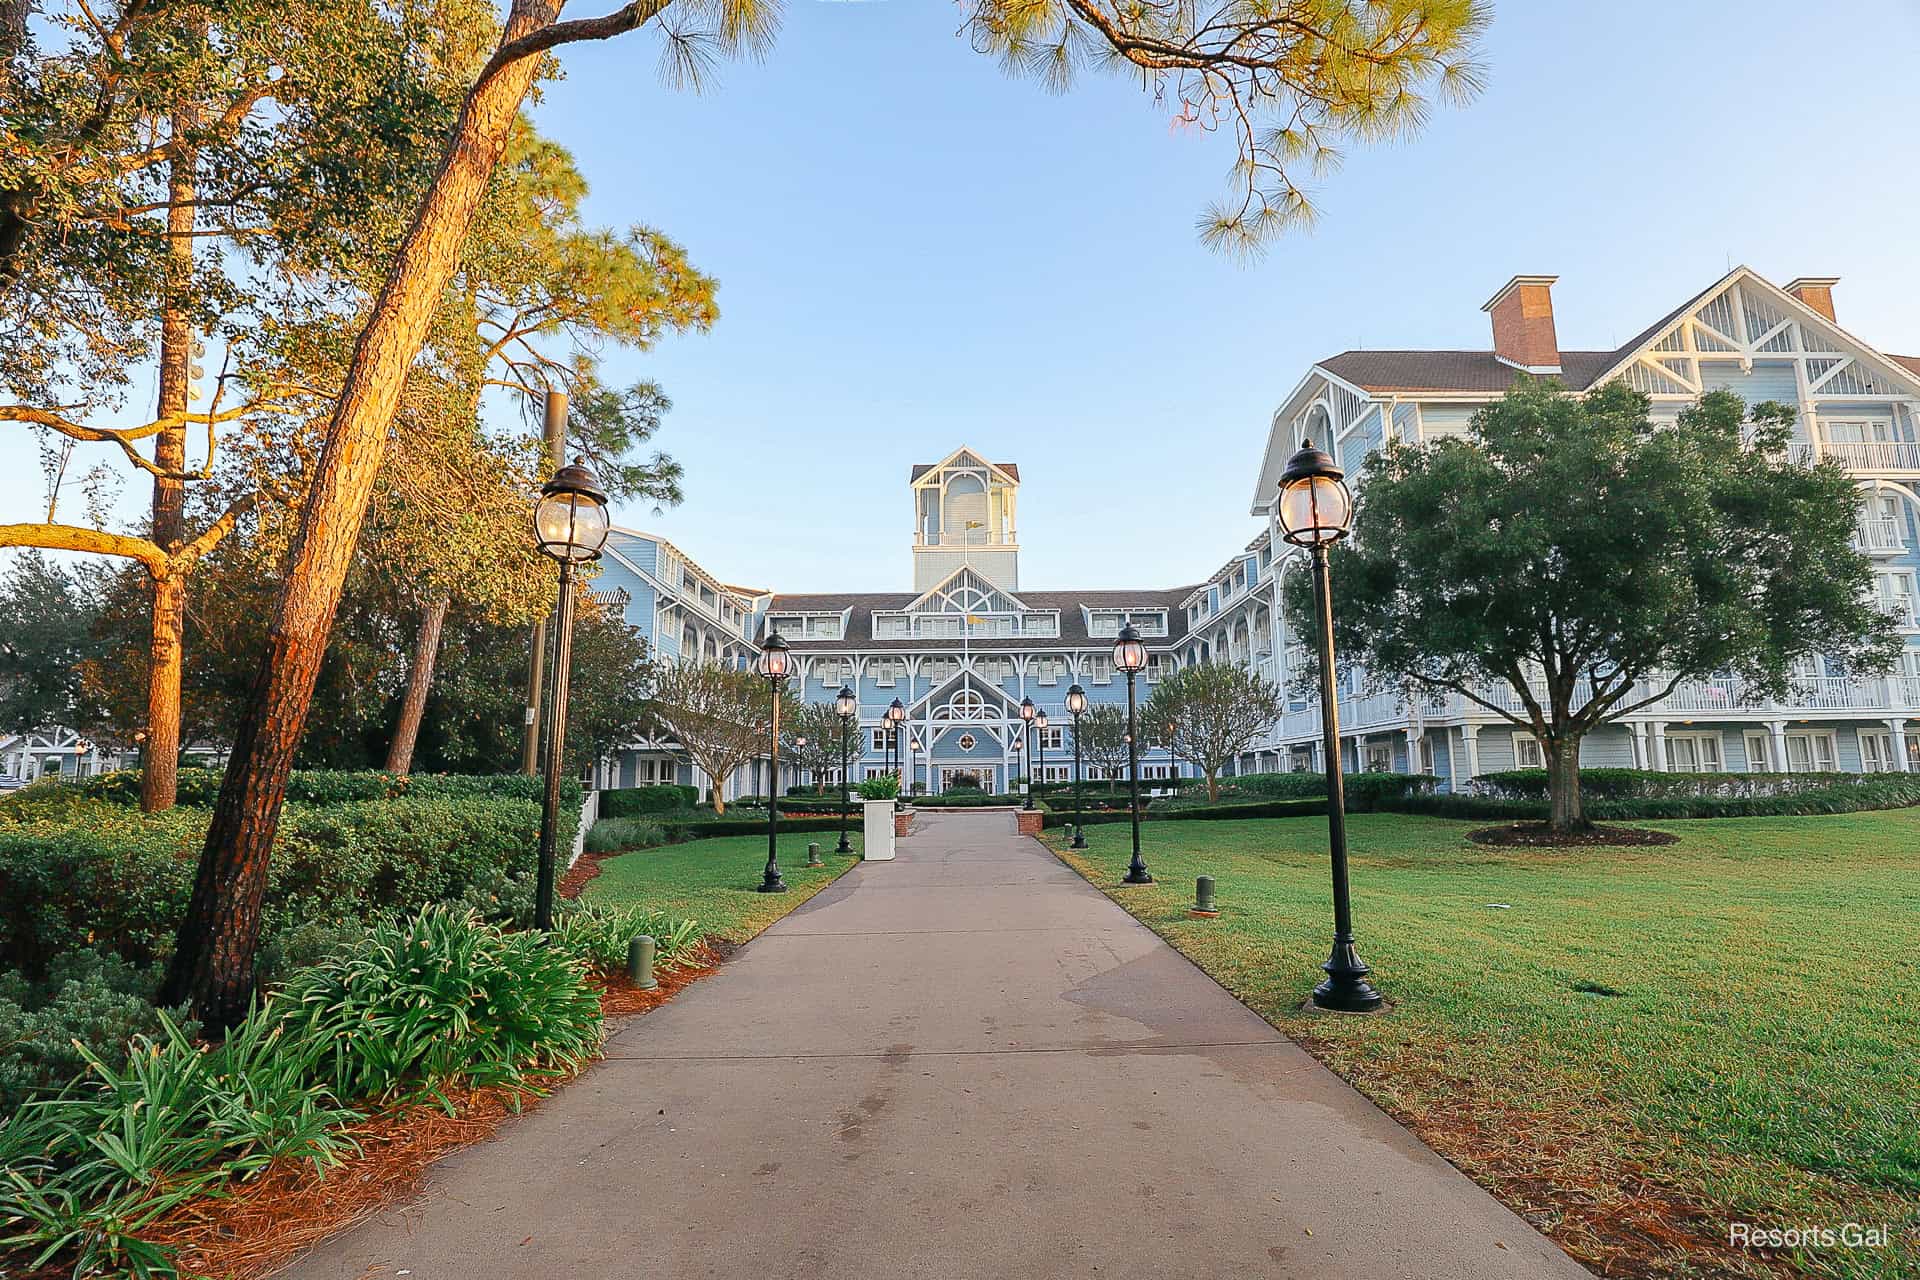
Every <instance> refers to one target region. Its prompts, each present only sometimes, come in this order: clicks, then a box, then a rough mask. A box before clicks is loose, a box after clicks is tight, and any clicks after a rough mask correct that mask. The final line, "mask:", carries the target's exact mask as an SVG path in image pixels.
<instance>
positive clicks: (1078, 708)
mask: <svg viewBox="0 0 1920 1280" xmlns="http://www.w3.org/2000/svg"><path fill="white" fill-rule="evenodd" d="M1086 709H1087V691H1086V690H1085V689H1082V688H1081V687H1080V686H1079V685H1077V684H1076V685H1074V686H1072V687H1071V688H1069V689H1068V690H1067V714H1068V715H1070V716H1072V717H1073V847H1074V848H1076V849H1084V848H1086V847H1087V826H1086V822H1085V815H1084V814H1082V813H1081V812H1080V716H1081V714H1082V713H1083V712H1085V711H1086Z"/></svg>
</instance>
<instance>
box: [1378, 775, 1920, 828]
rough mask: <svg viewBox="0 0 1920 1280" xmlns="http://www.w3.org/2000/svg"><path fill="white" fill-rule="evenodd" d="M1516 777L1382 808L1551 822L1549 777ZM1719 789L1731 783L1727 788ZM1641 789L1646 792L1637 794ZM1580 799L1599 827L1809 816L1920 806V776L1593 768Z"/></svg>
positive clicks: (1583, 781) (1443, 815) (1394, 801)
mask: <svg viewBox="0 0 1920 1280" xmlns="http://www.w3.org/2000/svg"><path fill="white" fill-rule="evenodd" d="M1589 773H1597V774H1601V775H1603V777H1602V780H1601V784H1600V788H1599V790H1598V792H1597V793H1596V792H1595V791H1592V790H1589V789H1588V788H1587V786H1586V780H1587V777H1588V775H1589ZM1516 774H1517V779H1516V781H1514V782H1512V783H1505V784H1503V785H1506V786H1508V787H1509V788H1510V789H1511V791H1512V792H1516V793H1518V794H1508V795H1499V794H1495V795H1446V796H1442V795H1408V796H1404V797H1399V798H1396V799H1392V800H1389V801H1388V802H1386V803H1385V804H1383V805H1382V806H1381V807H1382V808H1383V809H1386V810H1389V811H1391V812H1395V813H1424V814H1430V815H1432V816H1434V817H1441V818H1470V819H1480V820H1493V821H1509V822H1523V821H1529V820H1538V819H1544V818H1546V817H1547V812H1548V807H1547V801H1546V799H1545V794H1546V793H1545V787H1544V785H1543V786H1542V788H1541V790H1540V791H1539V792H1538V793H1537V795H1538V796H1539V798H1533V797H1532V796H1530V795H1529V794H1528V792H1527V789H1528V788H1529V787H1531V785H1532V777H1533V775H1536V774H1538V775H1540V777H1541V778H1542V779H1544V777H1545V774H1544V771H1542V770H1537V769H1524V770H1518V771H1516ZM1488 776H1489V777H1491V778H1499V779H1503V780H1504V779H1508V778H1513V777H1515V775H1510V774H1492V775H1488ZM1741 778H1750V779H1754V780H1755V787H1756V788H1758V787H1764V786H1765V785H1767V783H1768V781H1769V780H1774V779H1792V780H1793V781H1792V782H1791V783H1788V784H1786V788H1785V789H1783V790H1781V791H1778V792H1774V793H1771V794H1769V793H1766V792H1764V791H1760V790H1757V789H1756V790H1753V791H1746V790H1744V789H1743V788H1741V787H1740V785H1739V783H1738V780H1739V779H1741ZM1807 778H1813V779H1818V780H1819V782H1818V784H1817V785H1813V786H1806V785H1801V780H1803V779H1807ZM1475 781H1476V782H1480V781H1484V779H1475ZM1669 784H1671V785H1669ZM1716 784H1724V787H1725V789H1724V790H1723V789H1721V788H1720V787H1719V786H1716ZM1636 791H1639V792H1642V794H1634V792H1636ZM1623 793H1624V794H1623ZM1581 799H1582V801H1583V803H1582V806H1581V807H1582V809H1583V811H1584V812H1585V813H1586V816H1587V817H1588V818H1590V819H1592V820H1594V821H1597V822H1631V821H1645V822H1653V821H1659V820H1661V819H1684V818H1781V817H1805V816H1813V815H1820V814H1835V813H1859V812H1862V811H1865V810H1870V809H1904V808H1910V807H1912V806H1914V805H1920V774H1912V773H1869V774H1845V773H1816V774H1670V773H1643V772H1642V771H1640V770H1637V769H1594V770H1590V771H1589V770H1582V771H1581Z"/></svg>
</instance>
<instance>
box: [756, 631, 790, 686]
mask: <svg viewBox="0 0 1920 1280" xmlns="http://www.w3.org/2000/svg"><path fill="white" fill-rule="evenodd" d="M792 670H793V651H792V650H791V649H789V648H787V642H786V641H785V640H783V639H781V638H780V633H779V632H778V631H769V632H767V638H766V639H765V640H764V641H762V642H761V645H760V674H761V675H763V676H765V677H766V678H767V679H769V680H780V679H784V678H785V677H786V675H787V673H788V672H790V671H792Z"/></svg>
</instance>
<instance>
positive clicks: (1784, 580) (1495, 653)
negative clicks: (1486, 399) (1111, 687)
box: [1286, 382, 1900, 830]
mask: <svg viewBox="0 0 1920 1280" xmlns="http://www.w3.org/2000/svg"><path fill="white" fill-rule="evenodd" d="M1648 411H1649V401H1648V399H1647V397H1646V396H1643V395H1641V394H1639V393H1638V392H1636V391H1633V390H1631V389H1629V388H1628V387H1626V386H1624V385H1622V384H1619V383H1614V384H1610V385H1608V386H1605V387H1602V388H1600V389H1599V390H1597V391H1595V392H1593V393H1592V394H1590V395H1588V396H1585V397H1576V396H1571V395H1568V394H1566V393H1565V392H1563V391H1562V390H1560V389H1559V388H1558V387H1557V386H1556V385H1554V384H1551V383H1536V382H1525V383H1523V384H1521V385H1518V386H1516V387H1515V388H1514V389H1513V390H1512V391H1511V392H1509V393H1508V394H1507V395H1506V396H1505V397H1503V398H1502V399H1501V400H1500V401H1499V402H1498V403H1496V404H1494V405H1491V406H1489V407H1488V408H1486V409H1483V410H1481V411H1480V412H1479V413H1478V414H1476V415H1475V416H1474V419H1473V427H1472V434H1471V437H1470V438H1468V439H1462V440H1444V441H1440V442H1438V443H1436V444H1432V445H1428V446H1425V447H1415V446H1407V445H1401V444H1390V445H1389V446H1388V447H1387V448H1386V449H1385V450H1384V451H1383V452H1381V453H1380V454H1378V455H1377V456H1376V457H1375V458H1374V459H1373V460H1372V461H1371V462H1370V463H1369V464H1368V469H1367V475H1366V478H1365V481H1364V483H1363V484H1362V485H1361V487H1360V492H1359V495H1358V499H1357V506H1356V511H1355V517H1354V533H1353V537H1352V539H1351V541H1350V542H1349V543H1346V544H1342V545H1341V546H1339V547H1337V548H1336V549H1335V550H1334V552H1333V563H1332V574H1333V609H1334V618H1335V621H1336V625H1337V627H1338V628H1339V631H1338V635H1337V642H1338V646H1339V651H1340V653H1341V654H1342V655H1343V656H1344V657H1351V658H1353V659H1354V660H1356V661H1357V662H1358V663H1360V664H1361V665H1362V666H1363V667H1364V668H1365V669H1366V670H1367V671H1369V672H1370V673H1372V675H1373V677H1374V678H1375V679H1376V680H1392V681H1398V682H1399V683H1401V684H1402V685H1403V686H1405V687H1406V688H1407V689H1408V690H1409V691H1411V692H1415V693H1428V694H1433V693H1452V694H1457V695H1459V696H1460V697H1463V698H1465V699H1466V700H1467V701H1469V702H1471V703H1473V704H1474V705H1476V706H1479V707H1481V708H1484V709H1485V710H1487V711H1489V712H1492V713H1493V714H1495V715H1497V716H1499V717H1500V718H1501V719H1503V720H1506V721H1508V722H1509V723H1511V724H1513V725H1515V726H1517V727H1519V728H1522V729H1526V730H1529V731H1530V732H1532V733H1533V735H1534V736H1535V737H1536V738H1538V739H1539V741H1540V743H1541V746H1542V749H1543V751H1544V753H1545V756H1546V761H1547V769H1548V773H1549V777H1550V791H1551V796H1552V825H1553V827H1554V828H1555V829H1556V830H1567V829H1570V828H1574V827H1579V826H1582V825H1585V816H1584V814H1583V811H1582V808H1581V803H1580V772H1579V771H1580V743H1581V741H1582V740H1583V739H1584V738H1585V737H1586V736H1587V735H1588V734H1589V733H1591V732H1593V730H1595V729H1596V728H1598V727H1600V726H1601V725H1604V724H1608V723H1611V722H1613V721H1615V720H1618V719H1620V718H1621V717H1622V716H1625V715H1629V714H1631V713H1633V712H1635V711H1637V710H1639V709H1640V708H1642V707H1645V706H1648V705H1651V704H1652V703H1655V702H1657V701H1659V700H1660V699H1662V698H1664V697H1666V696H1667V695H1668V694H1669V693H1671V692H1672V691H1673V689H1674V687H1675V686H1676V685H1678V684H1679V683H1680V682H1681V681H1682V680H1688V679H1693V678H1698V677H1703V676H1707V675H1711V674H1713V673H1715V672H1732V673H1733V674H1734V675H1735V676H1736V677H1738V678H1739V679H1741V680H1743V681H1744V682H1745V683H1746V684H1747V686H1748V687H1749V688H1750V690H1751V691H1752V692H1753V693H1755V694H1758V695H1766V696H1783V695H1785V694H1786V693H1787V691H1788V687H1789V684H1790V678H1791V674H1792V669H1793V664H1794V662H1795V661H1796V660H1797V659H1799V658H1803V657H1805V656H1807V655H1809V654H1814V653H1820V652H1825V653H1828V654H1833V655H1840V656H1843V657H1844V658H1845V659H1846V661H1847V662H1848V664H1849V666H1850V667H1852V668H1853V669H1858V670H1873V669H1877V668H1884V667H1885V666H1886V665H1887V664H1889V663H1890V662H1891V661H1892V660H1893V657H1894V655H1895V654H1896V653H1897V651H1898V646H1899V644H1900V640H1899V637H1898V636H1897V634H1896V633H1895V632H1894V630H1893V625H1892V623H1891V622H1890V621H1889V619H1888V618H1887V617H1886V616H1885V615H1884V614H1883V613H1881V611H1880V610H1879V609H1878V608H1877V607H1875V606H1874V605H1873V604H1872V603H1871V602H1870V600H1869V596H1868V586H1869V584H1870V582H1871V577H1870V576H1869V562H1868V561H1867V559H1866V558H1865V557H1864V556H1862V555H1861V554H1860V553H1858V552H1856V551H1855V550H1854V549H1853V545H1852V538H1853V530H1854V522H1855V517H1856V512H1857V507H1858V501H1859V495H1858V493H1857V492H1856V491H1855V489H1854V487H1853V484H1852V482H1851V481H1850V480H1849V479H1848V478H1847V475H1846V473H1845V471H1844V470H1843V469H1841V468H1840V467H1839V466H1837V465H1835V464H1832V463H1825V464H1822V465H1820V466H1814V467H1810V466H1805V465H1802V464H1799V463H1796V462H1793V461H1791V460H1790V459H1789V457H1788V451H1787V443H1788V438H1789V432H1790V431H1791V428H1792V424H1793V420H1794V412H1793V410H1792V409H1790V408H1788V407H1787V406H1785V405H1780V404H1775V403H1771V402H1769V403H1764V404H1759V405H1755V406H1754V407H1753V410H1752V412H1751V414H1749V412H1748V411H1747V407H1746V405H1745V403H1744V402H1743V401H1742V400H1741V399H1740V397H1739V396H1737V395H1735V394H1733V393H1732V392H1729V391H1713V392H1709V393H1707V395H1705V396H1703V397H1702V398H1701V399H1700V401H1699V402H1698V403H1697V404H1695V405H1692V406H1690V407H1689V408H1687V409H1685V410H1683V411H1682V412H1681V413H1680V415H1679V419H1678V421H1677V422H1676V423H1674V424H1673V425H1671V426H1660V427H1656V425H1655V424H1654V423H1653V422H1652V421H1651V420H1650V419H1649V417H1648ZM1286 607H1287V612H1288V615H1289V619H1290V621H1291V622H1292V623H1293V625H1294V627H1295V629H1296V630H1307V629H1308V626H1307V623H1308V619H1309V618H1310V617H1311V610H1312V604H1311V599H1310V590H1309V589H1308V587H1307V585H1306V583H1305V582H1304V575H1296V576H1295V577H1294V578H1293V579H1291V580H1290V582H1289V593H1288V598H1287V601H1286ZM1489 686H1493V687H1489ZM1505 690H1510V691H1511V697H1512V698H1514V699H1517V700H1518V703H1519V705H1520V707H1521V708H1522V709H1521V710H1520V711H1519V712H1517V713H1516V712H1511V711H1508V710H1507V707H1506V703H1507V700H1508V695H1507V694H1506V693H1504V692H1503V691H1505Z"/></svg>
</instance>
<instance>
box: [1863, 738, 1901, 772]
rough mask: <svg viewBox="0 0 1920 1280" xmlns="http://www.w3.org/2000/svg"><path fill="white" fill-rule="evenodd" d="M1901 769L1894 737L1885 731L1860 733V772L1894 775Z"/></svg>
mask: <svg viewBox="0 0 1920 1280" xmlns="http://www.w3.org/2000/svg"><path fill="white" fill-rule="evenodd" d="M1899 767H1900V760H1899V757H1898V756H1896V755H1895V754H1894V750H1893V735H1892V734H1891V733H1888V732H1887V731H1885V730H1883V729H1862V730H1861V731H1860V772H1862V773H1892V772H1894V771H1895V770H1897V769H1898V768H1899Z"/></svg>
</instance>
